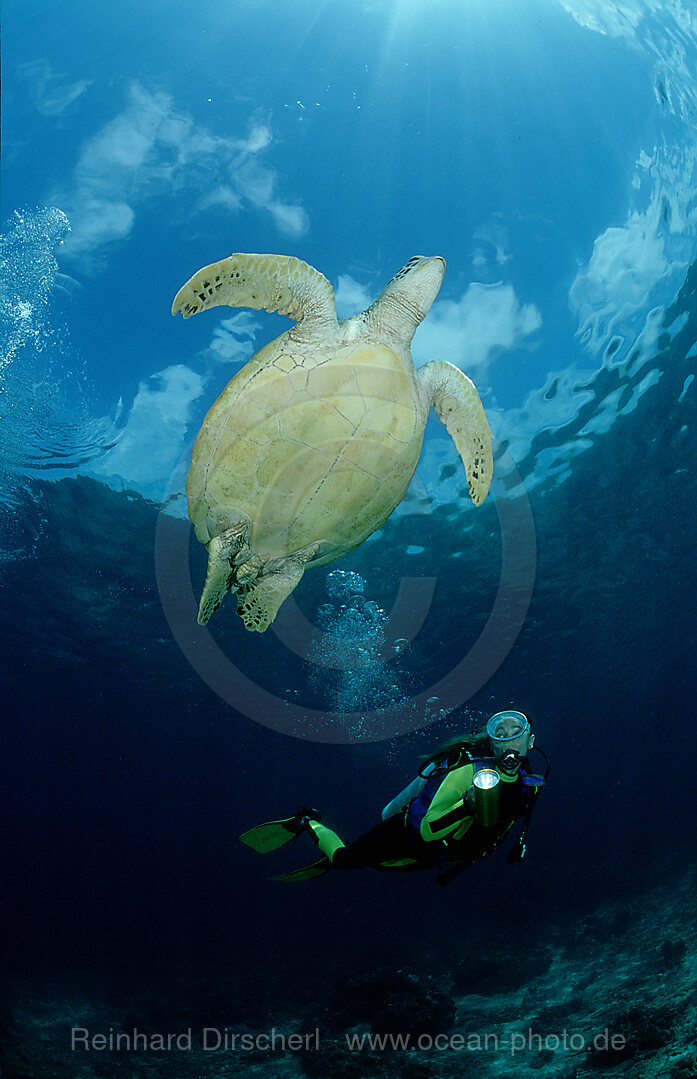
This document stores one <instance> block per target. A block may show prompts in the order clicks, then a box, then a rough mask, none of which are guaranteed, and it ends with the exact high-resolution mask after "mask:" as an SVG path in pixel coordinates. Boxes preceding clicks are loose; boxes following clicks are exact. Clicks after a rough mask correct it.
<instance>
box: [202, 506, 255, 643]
mask: <svg viewBox="0 0 697 1079" xmlns="http://www.w3.org/2000/svg"><path fill="white" fill-rule="evenodd" d="M249 533H250V521H249V518H248V517H241V518H240V520H239V521H237V522H236V523H235V524H234V525H231V526H230V527H229V528H226V529H225V530H224V531H223V532H220V533H219V534H218V535H217V536H213V538H212V539H211V540H209V541H208V543H207V544H206V547H207V549H208V570H207V573H206V583H205V584H204V586H203V592H202V593H201V602H200V603H199V607H198V624H199V625H200V626H205V624H206V622H207V621H208V619H209V618H210V616H211V615H212V614H214V613H215V612H216V611H217V610H218V607H219V606H220V604H221V603H222V602H223V600H224V599H225V596H226V595H227V593H228V592H229V591H230V589H231V588H232V587H233V584H234V576H235V570H234V567H233V559H234V558H235V556H236V555H237V554H238V553H239V552H240V550H241V549H242V548H243V547H245V546H246V544H247V539H248V536H249Z"/></svg>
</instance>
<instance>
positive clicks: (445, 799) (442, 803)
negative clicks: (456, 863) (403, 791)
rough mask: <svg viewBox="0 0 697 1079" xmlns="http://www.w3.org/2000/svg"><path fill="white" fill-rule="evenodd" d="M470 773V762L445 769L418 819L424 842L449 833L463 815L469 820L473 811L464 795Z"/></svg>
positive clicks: (462, 819) (472, 773) (471, 769)
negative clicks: (428, 804) (430, 800)
mask: <svg viewBox="0 0 697 1079" xmlns="http://www.w3.org/2000/svg"><path fill="white" fill-rule="evenodd" d="M473 775H474V768H473V767H472V765H471V764H465V765H463V766H462V767H461V768H453V769H451V771H449V772H448V773H447V775H446V776H445V778H444V780H443V782H442V783H441V785H440V787H439V788H438V790H437V791H436V793H435V795H434V797H433V801H432V802H431V804H430V806H429V807H428V811H427V812H426V814H425V815H424V818H423V820H422V821H421V829H420V831H421V838H422V839H425V840H426V842H427V843H428V842H431V841H433V840H434V839H443V838H444V837H445V836H447V835H450V833H451V832H453V831H455V830H456V829H457V828H460V827H461V826H462V824H463V823H464V822H465V820H466V818H469V824H471V822H472V819H473V813H472V808H471V807H470V805H469V804H468V801H467V798H466V795H467V792H468V790H469V788H470V787H471V785H472V777H473ZM469 824H468V827H469Z"/></svg>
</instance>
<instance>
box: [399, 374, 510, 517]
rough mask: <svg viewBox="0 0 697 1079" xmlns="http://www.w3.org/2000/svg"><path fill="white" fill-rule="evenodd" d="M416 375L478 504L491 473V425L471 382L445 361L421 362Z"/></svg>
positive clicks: (485, 492)
mask: <svg viewBox="0 0 697 1079" xmlns="http://www.w3.org/2000/svg"><path fill="white" fill-rule="evenodd" d="M416 375H417V378H418V379H419V381H420V382H421V385H422V387H423V388H424V390H425V391H426V396H427V399H428V400H429V402H430V404H432V405H433V407H434V409H435V410H436V412H437V413H438V415H439V416H440V418H441V420H442V421H443V423H444V424H445V426H446V428H447V430H448V434H449V435H450V437H451V438H452V440H453V442H454V443H455V446H456V447H457V452H458V453H459V454H460V457H461V458H462V463H463V465H464V466H465V472H466V474H467V487H468V489H469V493H470V498H471V499H472V501H473V502H474V504H475V506H480V505H481V504H482V502H483V501H484V499H485V498H486V496H487V492H488V490H489V485H490V484H491V477H492V476H493V474H494V459H493V454H492V450H491V428H490V427H489V423H488V421H487V418H486V413H485V412H484V406H483V405H482V402H481V400H480V399H479V394H478V393H477V391H476V389H475V386H474V383H473V382H472V380H471V379H469V378H468V377H467V375H465V374H463V372H462V371H461V370H460V368H459V367H455V365H454V364H452V363H447V362H446V361H445V360H432V361H431V363H426V364H424V366H423V367H420V368H419V370H418V371H417V372H416Z"/></svg>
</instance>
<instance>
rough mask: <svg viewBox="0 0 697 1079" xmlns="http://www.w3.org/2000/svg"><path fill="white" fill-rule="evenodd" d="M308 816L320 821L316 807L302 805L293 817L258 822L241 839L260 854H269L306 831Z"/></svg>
mask: <svg viewBox="0 0 697 1079" xmlns="http://www.w3.org/2000/svg"><path fill="white" fill-rule="evenodd" d="M308 818H309V819H310V820H315V821H318V820H319V819H320V814H319V813H318V812H317V810H316V809H309V808H308V807H307V806H300V808H299V809H296V811H295V813H294V814H293V816H292V817H286V818H285V819H284V820H270V821H267V822H266V824H258V825H257V826H256V828H250V829H249V831H248V832H243V834H242V835H241V836H240V839H241V840H242V842H243V843H246V844H247V846H248V847H251V848H252V850H255V851H258V853H259V854H268V853H269V851H272V850H278V848H279V847H283V846H285V844H286V843H290V841H291V839H297V837H298V836H299V835H300V834H301V833H302V832H303V831H305V829H304V827H303V821H304V820H305V821H306V820H307V819H308Z"/></svg>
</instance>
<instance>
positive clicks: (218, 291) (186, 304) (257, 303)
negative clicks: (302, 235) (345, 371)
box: [172, 253, 337, 329]
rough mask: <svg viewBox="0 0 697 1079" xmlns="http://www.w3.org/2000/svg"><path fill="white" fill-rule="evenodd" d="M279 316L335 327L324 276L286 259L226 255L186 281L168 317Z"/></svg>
mask: <svg viewBox="0 0 697 1079" xmlns="http://www.w3.org/2000/svg"><path fill="white" fill-rule="evenodd" d="M221 304H229V306H230V307H252V308H254V309H255V310H260V309H261V308H264V310H266V311H270V312H273V311H277V312H278V313H279V315H288V316H289V318H292V319H293V320H294V321H295V322H303V323H304V324H305V325H308V326H310V327H311V328H314V327H316V328H318V329H319V328H321V327H325V326H336V325H337V322H336V303H335V300H334V291H333V289H332V286H331V285H330V284H329V282H328V281H327V279H326V277H325V276H324V274H321V273H320V272H319V270H315V269H314V268H313V267H312V266H309V265H308V264H307V263H306V262H303V261H302V260H301V259H296V258H293V257H292V256H290V255H245V254H243V253H238V254H235V255H230V257H229V258H226V259H223V260H222V262H213V263H211V265H210V266H204V267H203V269H201V270H199V271H198V273H195V274H194V276H193V277H191V278H189V280H188V281H187V283H186V284H185V285H183V286H182V288H180V289H179V292H178V293H177V295H176V296H175V297H174V303H173V304H172V314H173V315H176V314H177V312H179V311H181V313H182V315H183V316H184V318H191V316H192V315H195V314H197V313H198V312H199V311H204V310H205V309H206V308H208V307H218V306H219V305H221Z"/></svg>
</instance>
